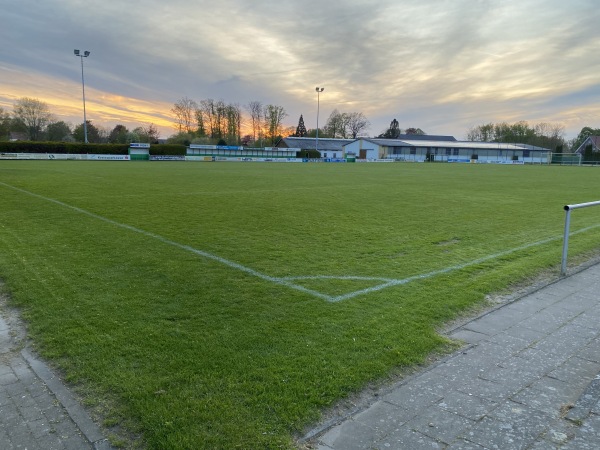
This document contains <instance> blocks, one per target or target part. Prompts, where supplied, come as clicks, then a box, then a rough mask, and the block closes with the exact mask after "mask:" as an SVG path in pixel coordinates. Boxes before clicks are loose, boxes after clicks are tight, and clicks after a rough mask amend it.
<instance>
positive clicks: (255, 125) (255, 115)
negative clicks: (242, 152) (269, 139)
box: [246, 100, 264, 142]
mask: <svg viewBox="0 0 600 450" xmlns="http://www.w3.org/2000/svg"><path fill="white" fill-rule="evenodd" d="M263 109H264V108H263V104H262V103H261V102H259V101H256V100H254V101H251V102H250V103H248V104H247V105H246V111H248V114H250V125H251V126H252V140H253V141H254V142H256V140H257V139H260V137H261V135H262V122H263Z"/></svg>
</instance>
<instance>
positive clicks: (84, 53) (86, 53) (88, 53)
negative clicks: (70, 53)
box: [83, 50, 90, 58]
mask: <svg viewBox="0 0 600 450" xmlns="http://www.w3.org/2000/svg"><path fill="white" fill-rule="evenodd" d="M83 56H85V57H86V58H87V57H88V56H90V52H88V51H87V50H86V51H85V52H83Z"/></svg>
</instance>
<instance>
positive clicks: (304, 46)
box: [0, 0, 600, 139]
mask: <svg viewBox="0 0 600 450" xmlns="http://www.w3.org/2000/svg"><path fill="white" fill-rule="evenodd" d="M0 11H1V12H0V17H1V18H2V21H1V25H0V41H1V42H2V45H1V46H0V106H1V107H3V108H4V109H5V110H8V111H12V105H13V103H14V101H15V100H16V99H18V98H21V97H25V96H26V97H33V98H38V99H40V100H43V101H45V102H46V103H48V104H49V106H50V109H51V110H52V112H53V113H54V114H55V116H56V117H57V118H58V119H59V120H65V121H68V122H71V123H80V122H81V120H82V101H81V65H80V59H79V58H76V57H75V56H74V54H73V49H75V48H77V49H80V50H82V51H83V50H89V51H90V52H91V54H90V56H89V58H86V59H84V71H85V72H84V73H85V84H86V106H87V117H88V119H89V120H92V122H93V123H95V124H97V125H102V126H105V127H107V128H112V127H114V125H116V124H118V123H124V124H126V125H127V126H128V127H130V128H133V127H135V126H138V125H140V124H148V123H154V124H155V125H157V126H159V128H160V130H161V136H162V137H167V136H169V135H170V134H172V133H173V128H172V127H171V124H172V118H171V117H170V112H169V110H170V109H171V108H172V106H173V104H174V103H175V102H176V101H177V100H179V99H180V98H182V97H188V98H191V99H194V100H197V101H200V100H202V99H207V98H212V99H215V100H224V101H225V102H226V103H237V104H239V105H241V106H242V107H243V106H244V105H246V104H248V102H250V101H254V100H258V101H261V102H262V103H264V104H268V103H271V104H274V105H280V106H283V107H284V108H285V109H286V111H287V112H288V114H289V116H288V117H287V118H286V124H287V125H290V126H295V125H297V123H298V118H299V116H300V114H303V115H304V120H305V123H306V126H307V127H308V128H314V127H315V126H316V116H317V94H316V92H315V87H316V86H322V87H324V88H325V91H324V92H323V93H322V94H321V96H320V116H319V124H320V125H323V124H324V123H325V121H326V119H327V117H328V116H329V114H330V113H331V112H332V111H333V110H334V109H337V110H338V111H340V112H362V113H363V114H365V115H366V116H367V117H368V119H369V120H370V122H371V127H370V129H369V130H368V132H369V134H370V135H372V136H373V135H376V134H379V133H381V132H382V131H383V130H384V129H386V128H387V127H388V126H389V124H390V122H391V120H392V119H394V118H396V119H397V120H398V121H399V123H400V127H401V128H407V127H418V128H421V129H423V130H424V131H426V132H427V133H428V134H450V135H454V136H456V137H457V138H458V139H463V138H465V137H466V134H467V132H468V130H469V128H471V127H473V126H476V125H480V124H483V123H489V122H500V121H507V122H515V121H519V120H526V121H528V122H529V123H530V124H531V125H533V124H536V123H540V122H551V123H561V124H563V125H564V127H565V131H566V137H567V138H572V137H575V136H576V135H577V133H578V132H579V130H580V129H581V128H582V127H584V126H593V127H600V81H599V79H600V28H599V23H600V12H599V11H600V5H599V4H598V1H597V0H569V1H565V0H377V1H368V0H338V1H335V0H331V1H327V0H304V1H293V0H254V1H249V0H245V1H244V0H210V1H209V0H196V1H190V0H188V1H184V0H169V1H165V0H129V1H127V0H85V1H83V0H0Z"/></svg>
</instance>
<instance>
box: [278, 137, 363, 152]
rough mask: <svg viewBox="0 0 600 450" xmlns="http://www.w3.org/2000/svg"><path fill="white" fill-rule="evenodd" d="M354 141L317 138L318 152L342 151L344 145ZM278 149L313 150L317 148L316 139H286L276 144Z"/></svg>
mask: <svg viewBox="0 0 600 450" xmlns="http://www.w3.org/2000/svg"><path fill="white" fill-rule="evenodd" d="M355 140H356V139H332V138H319V151H321V150H323V151H340V152H341V151H343V150H344V145H346V144H349V143H350V142H354V141H355ZM277 147H279V148H299V149H302V150H305V149H307V150H314V149H316V148H317V139H316V138H314V137H286V138H283V139H281V140H280V141H279V142H278V143H277Z"/></svg>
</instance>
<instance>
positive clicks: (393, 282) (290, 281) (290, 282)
mask: <svg viewBox="0 0 600 450" xmlns="http://www.w3.org/2000/svg"><path fill="white" fill-rule="evenodd" d="M0 185H2V186H5V187H7V188H10V189H13V190H15V191H18V192H21V193H23V194H27V195H29V196H32V197H35V198H38V199H41V200H45V201H47V202H51V203H54V204H57V205H60V206H62V207H64V208H68V209H71V210H73V211H76V212H78V213H80V214H84V215H86V216H89V217H92V218H94V219H98V220H101V221H103V222H106V223H109V224H111V225H114V226H116V227H120V228H123V229H126V230H129V231H133V232H135V233H140V234H142V235H144V236H148V237H151V238H153V239H157V240H158V241H160V242H162V243H164V244H168V245H172V246H174V247H177V248H180V249H182V250H186V251H189V252H191V253H194V254H196V255H198V256H201V257H204V258H207V259H211V260H213V261H217V262H219V263H221V264H224V265H226V266H229V267H231V268H233V269H236V270H239V271H241V272H245V273H247V274H249V275H252V276H255V277H258V278H260V279H263V280H265V281H269V282H271V283H275V284H279V285H282V286H287V287H289V288H291V289H295V290H297V291H301V292H304V293H307V294H310V295H313V296H315V297H317V298H321V299H323V300H327V301H328V302H339V301H342V300H348V299H351V298H354V297H357V296H359V295H363V294H369V293H372V292H377V291H381V290H383V289H386V288H389V287H393V286H399V285H403V284H407V283H410V282H412V281H417V280H425V279H428V278H432V277H435V276H437V275H442V274H446V273H449V272H454V271H458V270H462V269H466V268H467V267H471V266H475V265H477V264H481V263H484V262H488V261H491V260H494V259H498V258H501V257H503V256H507V255H510V254H512V253H515V252H519V251H522V250H526V249H529V248H532V247H536V246H539V245H543V244H547V243H550V242H554V241H557V240H560V239H562V238H563V236H562V235H561V236H556V237H551V238H547V239H543V240H541V241H537V242H532V243H530V244H526V245H522V246H520V247H515V248H512V249H509V250H506V251H503V252H499V253H494V254H493V255H488V256H484V257H482V258H478V259H475V260H473V261H468V262H465V263H463V264H458V265H455V266H449V267H446V268H443V269H439V270H434V271H431V272H427V273H424V274H420V275H413V276H411V277H408V278H403V279H394V278H380V277H362V276H351V275H347V276H335V275H312V276H298V277H272V276H269V275H266V274H264V273H261V272H258V271H257V270H254V269H251V268H250V267H246V266H243V265H242V264H239V263H236V262H234V261H230V260H228V259H225V258H222V257H220V256H218V255H214V254H212V253H209V252H206V251H203V250H199V249H196V248H194V247H191V246H189V245H185V244H180V243H179V242H175V241H172V240H170V239H167V238H165V237H163V236H160V235H158V234H155V233H151V232H149V231H145V230H142V229H140V228H136V227H133V226H131V225H127V224H124V223H120V222H116V221H114V220H112V219H109V218H107V217H104V216H100V215H98V214H95V213H93V212H90V211H87V210H85V209H82V208H79V207H77V206H73V205H69V204H68V203H64V202H61V201H60V200H56V199H53V198H49V197H45V196H43V195H40V194H36V193H34V192H30V191H27V190H25V189H21V188H18V187H16V186H12V185H10V184H7V183H4V182H1V181H0ZM595 228H600V224H597V225H592V226H589V227H586V228H582V229H579V230H576V231H573V232H571V233H570V235H576V234H580V233H584V232H586V231H590V230H592V229H595ZM327 279H330V280H359V281H380V282H383V283H381V284H378V285H376V286H371V287H368V288H365V289H360V290H357V291H354V292H349V293H347V294H343V295H338V296H332V295H327V294H324V293H322V292H319V291H315V290H313V289H309V288H306V287H304V286H301V285H299V284H296V283H294V281H296V280H327Z"/></svg>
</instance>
